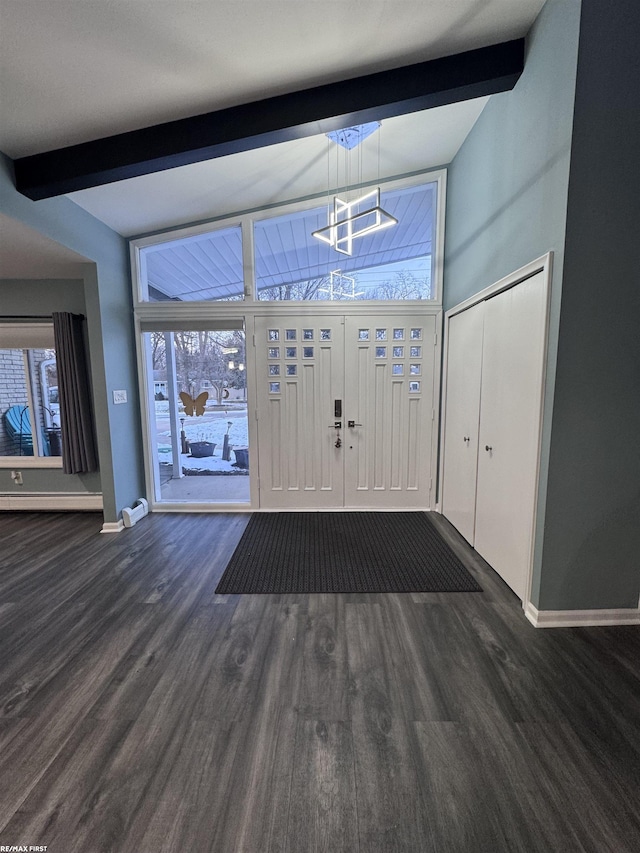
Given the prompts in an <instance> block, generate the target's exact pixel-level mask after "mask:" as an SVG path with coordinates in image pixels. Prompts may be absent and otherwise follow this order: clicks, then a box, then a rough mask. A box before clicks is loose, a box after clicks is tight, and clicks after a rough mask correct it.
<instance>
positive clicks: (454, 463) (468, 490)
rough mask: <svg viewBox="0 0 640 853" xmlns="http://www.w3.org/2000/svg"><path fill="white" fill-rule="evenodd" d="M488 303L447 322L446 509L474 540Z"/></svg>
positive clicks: (443, 487) (452, 519)
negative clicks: (483, 341)
mask: <svg viewBox="0 0 640 853" xmlns="http://www.w3.org/2000/svg"><path fill="white" fill-rule="evenodd" d="M483 315H484V302H480V303H479V304H478V305H475V306H474V307H473V308H469V309H467V310H466V311H462V312H461V313H460V314H456V315H454V316H453V317H451V318H450V319H449V321H448V324H447V377H446V379H447V387H446V402H445V431H444V448H443V452H444V467H443V486H442V512H443V515H444V516H446V518H448V519H449V521H450V522H451V523H452V524H453V525H454V527H456V528H457V530H458V531H459V532H460V533H461V534H462V535H463V536H464V538H465V539H466V540H467V542H469V543H470V544H471V545H473V543H474V530H475V505H476V476H477V465H478V421H479V412H480V384H481V371H482V336H483V335H482V329H483Z"/></svg>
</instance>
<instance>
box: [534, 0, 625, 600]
mask: <svg viewBox="0 0 640 853" xmlns="http://www.w3.org/2000/svg"><path fill="white" fill-rule="evenodd" d="M638 34H640V4H639V3H638V2H637V0H616V2H615V3H602V2H599V0H584V2H583V8H582V17H581V22H580V48H579V54H578V77H577V85H576V98H575V111H574V132H573V143H572V149H571V170H570V174H569V201H568V210H567V229H566V241H565V253H564V274H563V280H562V305H561V314H560V336H559V345H558V358H557V368H556V393H555V404H554V409H553V424H552V433H551V453H550V464H549V478H548V487H547V512H546V527H545V534H544V547H543V554H542V565H543V572H542V575H541V578H540V598H539V602H540V604H539V606H540V607H541V608H545V609H567V608H576V609H581V608H585V609H587V608H594V607H598V608H624V607H637V605H638V595H639V594H640V333H639V331H638V327H639V323H640V273H639V269H640V267H639V263H638V261H639V253H638V247H639V246H640V159H639V157H640V155H639V152H640V59H639V56H640V54H639V52H638Z"/></svg>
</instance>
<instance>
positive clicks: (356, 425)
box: [347, 421, 362, 429]
mask: <svg viewBox="0 0 640 853" xmlns="http://www.w3.org/2000/svg"><path fill="white" fill-rule="evenodd" d="M347 426H348V427H349V429H353V428H354V427H358V426H362V424H357V423H356V422H355V421H347Z"/></svg>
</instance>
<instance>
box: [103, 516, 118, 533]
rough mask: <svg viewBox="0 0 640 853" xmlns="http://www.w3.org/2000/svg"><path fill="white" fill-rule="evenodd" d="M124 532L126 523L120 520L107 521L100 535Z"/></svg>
mask: <svg viewBox="0 0 640 853" xmlns="http://www.w3.org/2000/svg"><path fill="white" fill-rule="evenodd" d="M123 530H124V521H123V520H122V519H119V520H118V521H105V522H104V524H103V525H102V530H101V531H100V533H122V531H123Z"/></svg>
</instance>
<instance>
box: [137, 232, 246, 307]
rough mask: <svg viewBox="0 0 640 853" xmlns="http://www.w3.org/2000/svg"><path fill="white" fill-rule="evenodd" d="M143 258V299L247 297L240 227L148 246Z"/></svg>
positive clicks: (239, 298) (156, 300) (230, 300)
mask: <svg viewBox="0 0 640 853" xmlns="http://www.w3.org/2000/svg"><path fill="white" fill-rule="evenodd" d="M140 260H141V264H140V267H141V280H140V299H141V300H142V301H143V302H194V301H207V302H209V301H218V302H234V301H237V300H241V299H244V270H243V265H242V231H241V229H240V226H234V227H232V228H221V229H219V230H218V231H210V232H208V233H207V234H198V235H192V236H190V237H183V238H180V239H177V240H175V239H174V240H168V241H167V242H166V243H156V244H155V245H153V246H145V247H144V248H142V249H140Z"/></svg>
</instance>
